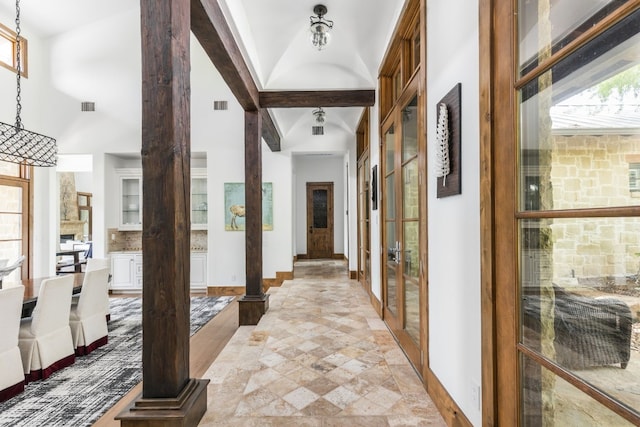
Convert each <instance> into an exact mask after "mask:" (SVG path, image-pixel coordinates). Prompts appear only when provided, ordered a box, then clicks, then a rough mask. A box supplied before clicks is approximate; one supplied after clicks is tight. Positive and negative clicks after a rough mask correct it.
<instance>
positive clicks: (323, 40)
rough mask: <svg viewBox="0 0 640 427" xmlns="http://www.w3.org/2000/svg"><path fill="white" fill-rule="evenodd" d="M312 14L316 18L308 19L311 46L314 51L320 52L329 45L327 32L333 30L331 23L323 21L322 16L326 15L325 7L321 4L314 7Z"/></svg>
mask: <svg viewBox="0 0 640 427" xmlns="http://www.w3.org/2000/svg"><path fill="white" fill-rule="evenodd" d="M313 13H315V14H316V16H311V17H309V19H310V21H311V28H310V31H311V44H312V45H313V46H314V47H315V48H316V49H318V50H322V49H324V47H325V46H326V45H327V44H328V43H329V39H330V36H331V35H330V34H329V31H330V30H331V29H332V28H333V21H329V20H328V19H324V15H325V14H326V13H327V7H326V6H325V5H323V4H317V5H315V6H314V8H313Z"/></svg>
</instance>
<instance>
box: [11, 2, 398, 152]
mask: <svg viewBox="0 0 640 427" xmlns="http://www.w3.org/2000/svg"><path fill="white" fill-rule="evenodd" d="M218 1H219V3H220V6H221V8H222V10H223V12H224V13H225V16H226V18H227V21H228V22H229V25H230V27H231V30H232V32H233V33H234V35H235V37H236V41H237V43H238V45H239V46H240V48H241V50H242V51H243V54H244V57H245V61H246V62H247V65H248V66H249V68H250V70H251V72H252V73H253V76H254V80H255V81H256V84H257V86H258V88H259V89H260V90H269V91H271V90H323V89H327V90H340V89H376V87H377V77H378V69H379V66H380V62H381V60H382V57H383V55H384V52H385V49H386V45H387V41H388V40H389V38H390V36H391V33H392V32H393V29H394V27H395V23H396V21H397V18H398V16H399V14H400V11H401V9H402V6H403V4H404V0H322V1H319V0H218ZM320 2H321V3H322V4H324V5H325V6H326V7H327V9H328V11H327V14H326V15H325V18H326V19H329V20H332V21H333V22H334V26H333V30H332V32H331V42H330V44H329V45H328V46H327V47H326V48H325V49H324V50H321V51H318V50H317V49H315V48H314V47H313V46H312V45H311V43H310V40H309V36H310V32H309V17H310V16H311V15H313V7H314V6H315V5H316V4H318V3H320ZM20 7H21V11H22V17H23V18H22V19H23V21H24V22H25V23H28V24H29V25H30V26H31V27H32V28H37V29H38V30H39V31H40V35H41V36H44V37H47V36H51V35H55V34H59V33H61V32H64V31H67V30H69V29H72V28H74V27H76V26H81V25H86V24H88V23H91V22H95V21H98V20H100V19H104V18H106V17H109V16H110V15H115V14H118V13H122V12H123V11H125V10H131V9H132V8H134V7H135V8H137V7H139V4H138V2H132V1H131V0H109V1H87V0H55V1H51V0H25V1H22V2H21V5H20ZM0 10H3V11H4V12H6V14H7V15H9V16H10V15H11V14H13V13H15V2H14V1H12V0H0ZM318 107H322V106H321V105H318ZM325 110H326V111H327V122H326V123H325V136H327V137H330V138H332V139H335V140H345V141H347V140H350V141H352V140H353V138H354V133H355V128H356V126H357V122H358V119H359V117H360V115H361V112H362V108H325ZM311 111H312V109H306V108H291V109H273V110H271V113H272V116H273V117H274V120H275V122H276V126H277V127H278V128H279V129H280V131H281V134H282V137H283V140H284V141H283V149H287V144H289V148H293V146H299V147H297V148H296V151H304V150H305V149H304V145H305V144H304V142H303V141H301V139H304V140H305V141H308V140H310V135H311V133H310V130H311V126H312V125H313V116H312V114H311ZM314 138H317V137H314ZM315 142H317V140H316V141H315ZM308 143H309V144H313V143H314V141H309V142H308ZM311 151H317V150H316V149H311Z"/></svg>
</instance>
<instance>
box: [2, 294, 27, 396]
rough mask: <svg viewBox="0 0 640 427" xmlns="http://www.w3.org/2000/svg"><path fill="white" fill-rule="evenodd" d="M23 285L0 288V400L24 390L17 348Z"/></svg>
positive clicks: (20, 361)
mask: <svg viewBox="0 0 640 427" xmlns="http://www.w3.org/2000/svg"><path fill="white" fill-rule="evenodd" d="M23 298H24V286H22V285H19V286H15V287H11V288H6V289H0V402H4V401H5V400H8V399H10V398H12V397H13V396H15V395H17V394H20V393H22V392H23V391H24V369H22V359H21V358H20V349H19V348H18V331H19V330H20V317H21V316H22V300H23Z"/></svg>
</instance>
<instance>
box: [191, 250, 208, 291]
mask: <svg viewBox="0 0 640 427" xmlns="http://www.w3.org/2000/svg"><path fill="white" fill-rule="evenodd" d="M190 282H191V283H190V285H191V289H206V288H207V253H206V252H192V253H191V280H190Z"/></svg>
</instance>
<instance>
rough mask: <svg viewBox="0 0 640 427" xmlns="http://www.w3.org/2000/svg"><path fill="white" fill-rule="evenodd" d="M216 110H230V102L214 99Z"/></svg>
mask: <svg viewBox="0 0 640 427" xmlns="http://www.w3.org/2000/svg"><path fill="white" fill-rule="evenodd" d="M213 109H214V110H216V111H217V110H228V109H229V103H228V102H227V101H213Z"/></svg>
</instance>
